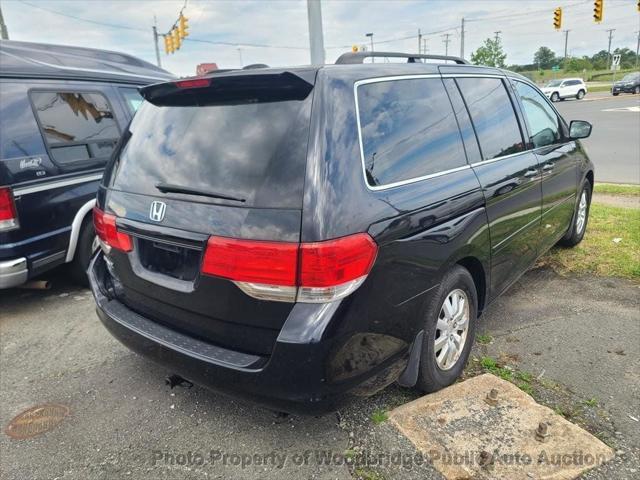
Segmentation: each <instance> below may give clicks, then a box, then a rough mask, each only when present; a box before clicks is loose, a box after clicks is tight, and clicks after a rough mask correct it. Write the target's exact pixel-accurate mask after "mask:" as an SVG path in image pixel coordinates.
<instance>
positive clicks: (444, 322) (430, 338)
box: [416, 265, 478, 393]
mask: <svg viewBox="0 0 640 480" xmlns="http://www.w3.org/2000/svg"><path fill="white" fill-rule="evenodd" d="M456 298H457V299H458V302H456V301H455V299H456ZM460 299H464V303H461V302H460ZM456 307H458V308H456ZM477 312H478V294H477V292H476V287H475V284H474V282H473V278H472V277H471V274H470V273H469V271H468V270H467V269H465V268H463V267H461V266H459V265H456V266H455V267H454V268H452V269H451V270H450V271H449V272H448V273H447V274H446V275H445V277H444V278H443V279H442V282H441V283H440V285H439V286H438V288H437V291H436V292H435V293H434V294H433V296H432V297H431V301H430V302H429V304H428V305H427V307H426V309H425V314H424V316H423V318H424V320H423V321H424V323H423V328H424V336H423V342H422V352H421V359H420V370H419V372H418V381H417V383H416V387H417V388H419V389H420V390H422V391H424V392H428V393H430V392H436V391H438V390H441V389H442V388H444V387H447V386H449V385H451V384H452V383H453V382H455V381H456V379H457V378H458V377H459V376H460V375H461V374H462V371H463V370H464V366H465V364H466V363H467V360H468V358H469V354H470V353H471V347H472V346H473V342H474V339H475V328H476V319H477ZM461 322H465V323H461ZM465 327H466V330H465ZM454 335H455V337H454ZM455 338H458V341H457V342H456V341H455ZM456 346H457V347H456ZM445 348H446V351H445ZM449 351H451V352H452V356H451V357H447V354H448V352H449Z"/></svg>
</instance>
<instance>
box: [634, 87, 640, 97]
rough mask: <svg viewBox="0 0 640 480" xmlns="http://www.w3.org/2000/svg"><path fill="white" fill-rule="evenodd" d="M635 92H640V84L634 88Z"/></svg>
mask: <svg viewBox="0 0 640 480" xmlns="http://www.w3.org/2000/svg"><path fill="white" fill-rule="evenodd" d="M633 93H635V94H636V95H639V94H640V85H636V88H634V89H633Z"/></svg>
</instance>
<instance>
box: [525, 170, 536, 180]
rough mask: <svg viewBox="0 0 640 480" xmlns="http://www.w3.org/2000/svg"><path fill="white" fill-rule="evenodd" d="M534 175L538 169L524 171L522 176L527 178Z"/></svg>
mask: <svg viewBox="0 0 640 480" xmlns="http://www.w3.org/2000/svg"><path fill="white" fill-rule="evenodd" d="M536 175H538V170H535V169H532V170H527V171H526V172H524V176H525V177H527V178H531V177H535V176H536Z"/></svg>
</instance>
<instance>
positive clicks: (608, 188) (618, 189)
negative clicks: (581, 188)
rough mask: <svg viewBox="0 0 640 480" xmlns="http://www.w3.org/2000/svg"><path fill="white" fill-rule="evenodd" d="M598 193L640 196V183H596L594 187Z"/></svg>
mask: <svg viewBox="0 0 640 480" xmlns="http://www.w3.org/2000/svg"><path fill="white" fill-rule="evenodd" d="M593 191H594V192H596V193H605V194H607V195H622V196H625V197H640V185H619V184H616V183H596V186H595V187H594V188H593Z"/></svg>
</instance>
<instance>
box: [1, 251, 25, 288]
mask: <svg viewBox="0 0 640 480" xmlns="http://www.w3.org/2000/svg"><path fill="white" fill-rule="evenodd" d="M28 278H29V268H28V267H27V259H26V258H24V257H22V258H14V259H12V260H4V261H1V262H0V289H2V288H11V287H16V286H18V285H22V284H23V283H25V282H26V281H27V279H28Z"/></svg>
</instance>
